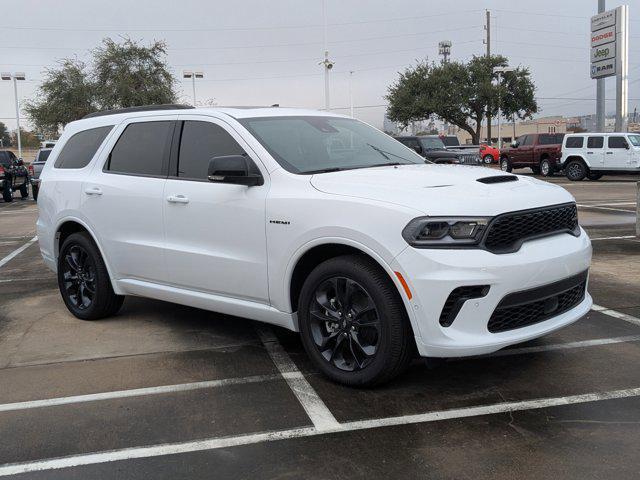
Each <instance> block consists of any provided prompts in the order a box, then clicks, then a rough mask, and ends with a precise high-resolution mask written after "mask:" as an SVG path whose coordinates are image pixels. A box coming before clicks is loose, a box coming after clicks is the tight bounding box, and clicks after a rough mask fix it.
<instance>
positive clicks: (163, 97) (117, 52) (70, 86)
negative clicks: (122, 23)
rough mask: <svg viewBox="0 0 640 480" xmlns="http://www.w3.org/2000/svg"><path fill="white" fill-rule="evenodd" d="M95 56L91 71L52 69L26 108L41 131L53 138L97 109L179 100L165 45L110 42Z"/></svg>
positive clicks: (77, 65) (75, 66)
mask: <svg viewBox="0 0 640 480" xmlns="http://www.w3.org/2000/svg"><path fill="white" fill-rule="evenodd" d="M92 55H93V60H92V66H91V67H90V66H87V65H86V64H85V63H83V62H81V61H79V60H72V59H63V60H61V61H60V62H59V66H58V67H57V68H53V69H49V70H47V71H46V73H45V80H44V82H43V83H42V85H40V87H39V89H38V93H37V97H36V99H34V100H32V101H29V102H27V104H26V106H25V112H26V114H27V116H28V117H29V119H30V120H31V122H32V123H33V124H34V126H35V127H36V130H37V131H38V133H41V134H42V135H44V136H45V137H49V138H53V137H55V136H57V133H58V131H59V130H60V128H61V127H64V125H66V124H67V123H69V122H71V121H73V120H78V119H80V118H82V117H84V116H85V115H87V114H88V113H91V112H95V111H96V110H107V109H112V108H121V107H130V106H136V105H153V104H161V103H172V102H174V101H175V99H176V94H175V91H174V89H173V87H174V79H173V77H172V76H171V73H170V72H169V70H168V67H167V65H166V63H165V59H164V56H165V55H166V46H165V44H164V43H163V42H153V43H152V44H151V45H150V46H148V47H145V46H141V45H139V44H137V43H136V42H134V41H132V40H129V39H124V40H123V42H122V43H116V42H114V41H113V40H111V39H110V38H107V39H104V40H103V41H102V45H101V46H100V47H98V48H96V49H95V50H93V51H92Z"/></svg>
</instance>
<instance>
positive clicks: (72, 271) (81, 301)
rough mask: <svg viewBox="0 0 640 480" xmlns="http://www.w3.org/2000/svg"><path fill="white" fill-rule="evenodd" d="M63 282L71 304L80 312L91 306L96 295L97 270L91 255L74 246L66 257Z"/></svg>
mask: <svg viewBox="0 0 640 480" xmlns="http://www.w3.org/2000/svg"><path fill="white" fill-rule="evenodd" d="M62 282H63V286H64V289H65V292H66V294H67V298H68V299H69V301H70V302H71V304H72V305H73V306H74V307H75V308H77V309H78V310H86V309H87V308H89V307H90V306H91V303H92V302H93V299H94V297H95V294H96V270H95V266H94V265H93V262H91V260H90V259H89V253H88V252H87V251H86V250H85V249H84V248H83V247H81V246H80V245H73V246H72V247H71V248H70V249H69V250H67V252H66V254H65V256H64V262H63V269H62Z"/></svg>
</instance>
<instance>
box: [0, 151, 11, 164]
mask: <svg viewBox="0 0 640 480" xmlns="http://www.w3.org/2000/svg"><path fill="white" fill-rule="evenodd" d="M0 165H2V166H3V167H8V166H10V165H11V157H10V156H9V152H0Z"/></svg>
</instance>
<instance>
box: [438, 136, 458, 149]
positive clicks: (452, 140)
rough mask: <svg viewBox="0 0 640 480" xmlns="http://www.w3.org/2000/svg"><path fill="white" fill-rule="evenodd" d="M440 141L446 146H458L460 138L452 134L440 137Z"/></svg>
mask: <svg viewBox="0 0 640 480" xmlns="http://www.w3.org/2000/svg"><path fill="white" fill-rule="evenodd" d="M442 142H443V143H444V144H445V145H446V146H447V147H458V146H460V140H458V137H452V136H446V137H442Z"/></svg>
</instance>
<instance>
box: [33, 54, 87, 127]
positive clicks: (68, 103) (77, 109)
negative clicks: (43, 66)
mask: <svg viewBox="0 0 640 480" xmlns="http://www.w3.org/2000/svg"><path fill="white" fill-rule="evenodd" d="M97 108H98V107H97V104H96V101H95V94H94V86H93V83H92V82H91V81H90V80H89V73H88V72H87V67H86V65H85V64H84V63H83V62H80V61H78V60H70V59H64V60H61V61H60V62H59V67H58V68H52V69H47V71H46V73H45V79H44V81H43V82H42V84H41V85H40V87H39V89H38V96H37V99H35V100H32V101H29V102H27V104H26V106H25V108H24V110H25V112H26V114H27V116H28V117H29V119H30V120H31V122H32V123H33V125H34V126H35V128H36V130H38V131H40V132H41V133H43V134H45V135H46V136H50V135H51V134H54V136H55V134H56V133H57V132H58V130H59V129H60V128H61V127H64V126H65V125H66V124H67V123H69V122H71V121H73V120H77V119H79V118H82V117H84V116H85V115H86V114H88V113H91V112H95V111H96V110H97Z"/></svg>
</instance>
